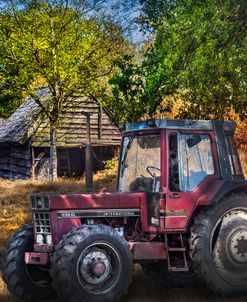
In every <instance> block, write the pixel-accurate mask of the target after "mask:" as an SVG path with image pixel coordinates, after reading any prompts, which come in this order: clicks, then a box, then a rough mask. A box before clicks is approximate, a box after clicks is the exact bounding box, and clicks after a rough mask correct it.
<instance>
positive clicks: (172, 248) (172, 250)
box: [167, 247, 186, 252]
mask: <svg viewBox="0 0 247 302" xmlns="http://www.w3.org/2000/svg"><path fill="white" fill-rule="evenodd" d="M167 250H168V251H169V252H186V247H168V248H167Z"/></svg>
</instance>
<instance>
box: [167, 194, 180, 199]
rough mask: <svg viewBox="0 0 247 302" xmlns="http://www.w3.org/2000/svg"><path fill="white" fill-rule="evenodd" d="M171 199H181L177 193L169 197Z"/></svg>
mask: <svg viewBox="0 0 247 302" xmlns="http://www.w3.org/2000/svg"><path fill="white" fill-rule="evenodd" d="M169 197H170V198H171V199H178V198H181V195H180V194H178V193H173V194H171V195H170V196H169Z"/></svg>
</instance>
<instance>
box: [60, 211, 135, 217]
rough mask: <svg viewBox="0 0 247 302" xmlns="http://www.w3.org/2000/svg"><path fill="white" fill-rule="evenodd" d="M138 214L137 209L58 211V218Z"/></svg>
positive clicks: (130, 215)
mask: <svg viewBox="0 0 247 302" xmlns="http://www.w3.org/2000/svg"><path fill="white" fill-rule="evenodd" d="M139 215H140V211H139V210H138V209H134V210H132V209H131V210H121V211H87V210H85V211H83V210H79V211H71V212H64V211H58V218H91V217H134V216H139Z"/></svg>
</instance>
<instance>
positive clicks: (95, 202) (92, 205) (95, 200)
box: [31, 192, 146, 210]
mask: <svg viewBox="0 0 247 302" xmlns="http://www.w3.org/2000/svg"><path fill="white" fill-rule="evenodd" d="M145 196H146V193H144V192H140V193H132V192H131V193H119V192H116V193H100V194H98V193H96V194H75V193H71V194H53V193H51V194H37V195H33V196H32V197H31V204H32V208H33V209H34V208H38V207H37V204H38V203H39V202H40V203H43V200H45V201H46V204H47V205H48V204H49V209H50V210H74V209H81V210H83V209H85V210H86V209H127V208H131V209H132V208H140V205H141V200H142V199H143V200H144V199H145ZM40 200H41V201H40Z"/></svg>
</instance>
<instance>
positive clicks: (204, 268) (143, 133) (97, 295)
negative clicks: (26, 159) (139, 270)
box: [4, 119, 247, 302]
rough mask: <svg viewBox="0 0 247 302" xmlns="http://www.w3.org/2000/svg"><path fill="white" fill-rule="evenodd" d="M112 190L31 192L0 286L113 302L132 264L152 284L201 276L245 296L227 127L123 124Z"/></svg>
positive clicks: (246, 276) (244, 211)
mask: <svg viewBox="0 0 247 302" xmlns="http://www.w3.org/2000/svg"><path fill="white" fill-rule="evenodd" d="M123 128H124V129H123V130H124V132H123V140H122V148H121V155H120V162H119V172H118V183H117V192H116V193H100V194H98V193H94V194H45V193H44V194H37V195H34V196H32V198H31V207H32V210H33V224H32V225H28V226H24V227H23V228H22V229H20V230H18V231H17V232H16V233H15V235H14V237H13V238H12V239H11V240H10V242H9V244H8V246H7V250H6V258H5V269H4V280H5V282H6V284H7V286H8V289H9V290H10V291H11V292H12V293H13V294H14V295H16V296H18V297H21V298H22V299H25V300H28V301H38V300H45V299H50V298H52V297H54V296H56V295H58V296H59V297H60V300H59V301H61V300H62V299H64V300H68V301H90V302H100V301H109V302H113V301H119V299H120V298H121V297H122V296H123V295H124V294H125V293H127V291H128V287H129V285H130V283H131V279H132V277H131V276H132V263H133V262H137V263H140V264H141V265H142V267H143V270H144V271H145V272H146V273H148V274H149V275H150V276H151V277H152V278H153V279H154V280H155V281H157V282H158V283H159V284H160V285H162V286H166V287H171V286H172V287H183V286H187V285H192V284H193V282H195V280H196V278H197V276H199V277H201V278H202V279H203V280H204V281H205V282H206V283H207V284H208V285H209V286H210V287H211V288H212V289H213V290H214V291H215V292H217V293H220V294H223V295H246V294H247V181H246V180H244V176H243V173H242V169H241V165H240V162H239V157H238V154H237V151H236V148H235V146H234V142H233V134H234V129H235V124H234V123H233V122H230V121H194V120H158V119H151V120H147V121H144V122H137V123H131V124H124V125H123Z"/></svg>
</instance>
